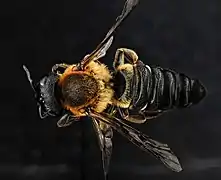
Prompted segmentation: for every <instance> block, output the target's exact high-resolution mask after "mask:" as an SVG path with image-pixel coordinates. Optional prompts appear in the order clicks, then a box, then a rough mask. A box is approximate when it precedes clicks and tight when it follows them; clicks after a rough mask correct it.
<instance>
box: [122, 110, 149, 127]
mask: <svg viewBox="0 0 221 180" xmlns="http://www.w3.org/2000/svg"><path fill="white" fill-rule="evenodd" d="M118 111H119V113H120V116H121V117H122V118H123V119H124V120H127V121H129V122H132V123H136V124H142V123H144V122H146V120H147V119H146V117H145V116H144V115H143V114H141V113H135V114H130V112H129V110H128V109H121V108H118Z"/></svg>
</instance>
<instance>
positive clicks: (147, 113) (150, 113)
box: [144, 111, 162, 119]
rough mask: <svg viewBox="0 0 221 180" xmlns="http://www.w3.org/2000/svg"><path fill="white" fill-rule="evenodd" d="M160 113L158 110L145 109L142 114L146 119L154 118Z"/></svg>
mask: <svg viewBox="0 0 221 180" xmlns="http://www.w3.org/2000/svg"><path fill="white" fill-rule="evenodd" d="M161 114H162V112H161V111H160V112H159V111H145V112H144V115H145V117H146V119H155V118H157V117H158V116H160V115H161Z"/></svg>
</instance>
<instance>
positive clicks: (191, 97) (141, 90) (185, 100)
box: [132, 62, 206, 110]
mask: <svg viewBox="0 0 221 180" xmlns="http://www.w3.org/2000/svg"><path fill="white" fill-rule="evenodd" d="M134 70H135V71H134V72H135V77H136V78H135V79H134V82H133V89H134V94H133V102H132V103H133V107H134V108H136V109H142V110H167V109H171V108H173V107H178V108H184V107H187V106H190V105H191V104H197V103H198V102H200V101H201V100H202V99H203V98H204V96H205V94H206V90H205V88H204V86H203V85H202V84H201V83H200V82H199V80H196V79H191V78H190V77H188V76H186V75H184V74H181V73H177V72H175V71H172V70H169V69H163V68H161V67H149V66H147V65H144V64H143V63H142V62H140V63H139V64H138V66H137V67H136V68H135V69H134Z"/></svg>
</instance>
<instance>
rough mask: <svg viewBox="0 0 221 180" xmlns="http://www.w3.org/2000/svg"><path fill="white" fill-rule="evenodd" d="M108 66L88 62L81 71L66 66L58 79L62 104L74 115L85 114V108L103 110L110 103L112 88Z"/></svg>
mask: <svg viewBox="0 0 221 180" xmlns="http://www.w3.org/2000/svg"><path fill="white" fill-rule="evenodd" d="M111 78H112V77H111V74H110V72H109V70H108V68H107V67H106V66H105V65H104V64H101V63H98V62H94V61H92V62H90V63H89V64H88V65H87V66H86V67H85V69H84V70H83V71H78V70H76V69H75V66H74V65H72V66H70V67H68V68H67V69H66V70H65V72H64V73H63V74H62V75H61V77H60V79H59V83H58V85H59V87H60V93H61V96H62V100H61V101H62V102H61V103H62V105H63V107H64V108H65V109H67V110H69V111H71V112H72V113H73V114H74V115H76V116H86V108H87V107H90V108H91V109H93V110H94V111H96V112H102V111H104V110H105V109H106V108H107V106H108V104H111V103H112V98H113V93H114V92H113V89H112V88H111V86H110V80H111Z"/></svg>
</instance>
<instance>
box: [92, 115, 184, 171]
mask: <svg viewBox="0 0 221 180" xmlns="http://www.w3.org/2000/svg"><path fill="white" fill-rule="evenodd" d="M89 115H90V116H91V117H94V118H96V119H98V120H99V121H102V122H104V123H106V124H108V125H110V126H111V127H112V128H113V129H114V130H116V131H117V132H118V133H120V134H121V135H123V136H124V137H126V138H127V139H128V140H130V141H131V142H132V143H133V144H135V145H136V146H138V147H139V148H140V149H142V150H143V151H145V152H149V153H151V154H152V155H153V156H154V157H155V158H157V159H159V160H160V161H161V162H162V163H163V164H164V165H165V166H166V167H168V168H169V169H171V170H173V171H176V172H179V171H181V170H182V167H181V165H180V163H179V160H178V158H177V157H176V155H175V154H174V153H173V152H172V151H171V149H170V148H169V147H168V145H167V144H162V143H160V142H158V141H156V140H153V139H152V138H150V137H149V136H147V135H145V134H143V133H142V132H140V131H138V130H136V129H134V128H132V127H131V126H129V125H127V124H125V123H124V122H123V121H122V120H120V119H118V118H116V117H110V116H109V115H108V114H106V113H100V114H99V113H96V112H90V113H89Z"/></svg>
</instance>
